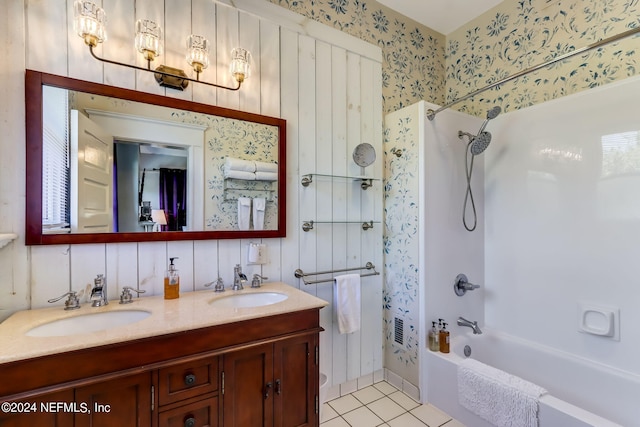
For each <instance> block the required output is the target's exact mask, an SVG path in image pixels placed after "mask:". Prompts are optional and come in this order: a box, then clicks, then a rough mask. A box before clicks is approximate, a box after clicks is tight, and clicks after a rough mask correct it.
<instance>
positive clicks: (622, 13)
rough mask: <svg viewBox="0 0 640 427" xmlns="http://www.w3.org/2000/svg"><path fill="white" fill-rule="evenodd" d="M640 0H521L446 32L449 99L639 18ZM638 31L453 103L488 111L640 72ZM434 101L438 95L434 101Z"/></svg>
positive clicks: (617, 30)
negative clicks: (455, 29)
mask: <svg viewBox="0 0 640 427" xmlns="http://www.w3.org/2000/svg"><path fill="white" fill-rule="evenodd" d="M638 3H639V2H638V0H626V1H625V0H571V1H569V0H518V1H504V2H502V3H500V4H499V5H498V6H497V7H495V8H494V9H492V10H490V11H488V12H487V13H485V14H484V15H482V16H481V17H479V18H477V19H475V20H474V21H472V22H470V23H469V24H467V25H466V26H464V27H463V28H460V29H458V30H457V31H455V32H453V33H451V34H449V35H447V47H446V50H447V53H446V55H447V61H446V63H447V70H446V86H447V90H446V99H447V102H450V101H452V100H454V99H456V98H459V97H462V96H464V95H466V94H468V93H470V92H473V91H475V90H477V89H480V88H482V87H484V86H486V85H489V84H491V83H494V82H496V81H499V80H501V79H503V78H505V77H507V76H510V75H512V74H514V73H517V72H518V71H521V70H524V69H526V68H529V67H532V66H535V65H538V64H541V63H544V62H546V61H548V60H550V59H553V58H555V57H558V56H560V55H563V54H565V53H567V52H570V51H573V50H575V49H578V48H581V47H584V46H587V45H590V44H592V43H594V42H596V41H599V40H601V39H603V38H607V37H610V36H613V35H615V34H619V33H622V32H624V31H626V30H629V29H631V28H634V27H637V26H638V25H640V23H639V21H638V17H639V16H640V6H639V4H638ZM639 47H640V44H638V38H637V37H635V38H634V37H632V38H627V39H624V40H622V41H620V42H617V43H615V44H611V45H607V46H603V47H601V48H598V49H595V50H592V51H591V52H590V53H587V54H584V55H577V56H575V57H573V58H571V59H567V60H564V61H560V62H558V63H556V64H554V65H552V66H549V67H547V68H543V69H541V70H539V71H536V72H534V73H532V74H529V75H527V76H523V77H520V78H518V79H516V80H514V81H511V82H507V83H505V84H504V85H501V86H499V87H497V88H495V89H491V90H489V91H487V92H483V93H482V94H479V95H477V96H476V97H474V98H475V99H472V100H471V101H467V102H465V103H460V104H458V105H457V106H456V107H455V108H456V109H459V110H462V111H466V112H468V113H470V114H474V115H478V116H484V115H485V114H486V110H487V109H488V108H490V107H491V106H493V105H500V106H501V107H502V110H503V111H510V110H516V109H520V108H525V107H528V106H531V105H534V104H538V103H541V102H544V101H549V100H551V99H555V98H559V97H562V96H566V95H570V94H572V93H576V92H579V91H582V90H586V89H591V88H594V87H597V86H601V85H603V84H606V83H610V82H613V81H616V80H621V79H624V78H627V77H630V76H633V75H636V74H638V72H640V67H639V64H638V55H637V50H638V48H639ZM434 102H435V101H434Z"/></svg>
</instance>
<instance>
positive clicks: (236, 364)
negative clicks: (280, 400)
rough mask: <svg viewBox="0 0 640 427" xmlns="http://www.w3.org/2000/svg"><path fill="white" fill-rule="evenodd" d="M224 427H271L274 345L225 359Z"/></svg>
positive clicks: (228, 356) (223, 386) (235, 353)
mask: <svg viewBox="0 0 640 427" xmlns="http://www.w3.org/2000/svg"><path fill="white" fill-rule="evenodd" d="M223 363H224V383H223V385H222V393H223V414H222V418H223V423H224V425H225V426H226V427H263V426H272V425H273V393H274V385H273V345H272V344H265V345H260V346H256V347H252V348H249V349H246V350H240V351H234V352H231V353H228V354H225V355H224V362H223Z"/></svg>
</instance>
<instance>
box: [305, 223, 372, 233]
mask: <svg viewBox="0 0 640 427" xmlns="http://www.w3.org/2000/svg"><path fill="white" fill-rule="evenodd" d="M314 224H360V225H361V227H362V229H363V230H365V231H366V230H368V229H370V228H373V224H380V221H303V222H302V230H303V231H310V230H313V226H314Z"/></svg>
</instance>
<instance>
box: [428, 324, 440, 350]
mask: <svg viewBox="0 0 640 427" xmlns="http://www.w3.org/2000/svg"><path fill="white" fill-rule="evenodd" d="M431 324H432V326H431V329H430V330H429V350H431V351H439V350H440V341H439V339H438V330H437V329H436V322H435V321H433V322H431Z"/></svg>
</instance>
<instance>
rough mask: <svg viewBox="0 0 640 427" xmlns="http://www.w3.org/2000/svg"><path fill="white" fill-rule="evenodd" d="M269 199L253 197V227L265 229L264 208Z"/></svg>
mask: <svg viewBox="0 0 640 427" xmlns="http://www.w3.org/2000/svg"><path fill="white" fill-rule="evenodd" d="M266 205H267V200H266V199H265V198H264V197H256V198H255V199H253V229H254V230H264V210H265V208H266Z"/></svg>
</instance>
